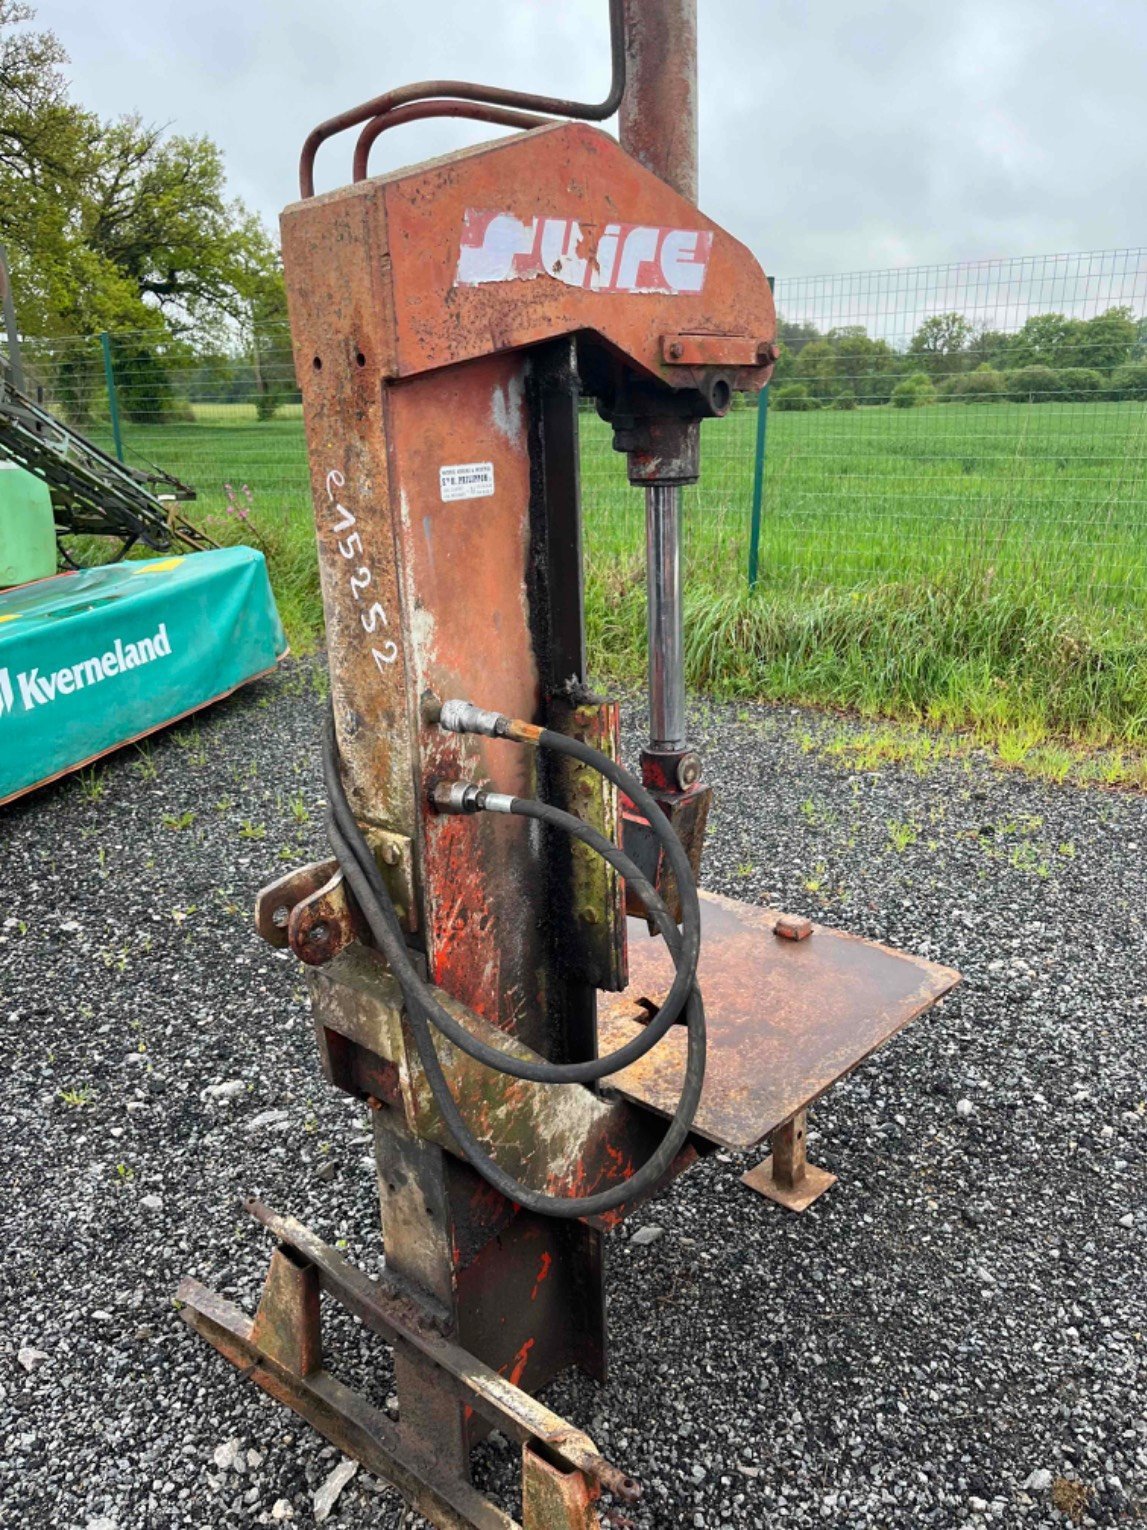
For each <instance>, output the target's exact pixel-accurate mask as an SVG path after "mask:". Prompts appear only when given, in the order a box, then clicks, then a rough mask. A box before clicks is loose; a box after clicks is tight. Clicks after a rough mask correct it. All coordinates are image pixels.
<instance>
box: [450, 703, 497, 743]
mask: <svg viewBox="0 0 1147 1530" xmlns="http://www.w3.org/2000/svg"><path fill="white" fill-rule="evenodd" d="M438 726H439V727H440V728H445V729H446V731H447V732H448V733H482V734H484V735H485V736H486V737H487V738H505V737H506V735H507V733H508V732H509V731H510V719H509V718H508V717H503V715H502V714H501V712H487V711H485V710H484V709H483V708H482V707H476V706H475V705H474V703H473V702H472V701H444V702H443V703H442V712H441V715H440V716H439V718H438Z"/></svg>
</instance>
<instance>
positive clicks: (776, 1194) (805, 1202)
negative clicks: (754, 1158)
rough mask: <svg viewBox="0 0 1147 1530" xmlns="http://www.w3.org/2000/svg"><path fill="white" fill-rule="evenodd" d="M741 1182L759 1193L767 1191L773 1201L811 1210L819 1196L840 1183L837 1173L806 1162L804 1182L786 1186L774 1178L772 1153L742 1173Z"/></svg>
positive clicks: (791, 1209)
mask: <svg viewBox="0 0 1147 1530" xmlns="http://www.w3.org/2000/svg"><path fill="white" fill-rule="evenodd" d="M741 1183H742V1184H743V1185H748V1187H749V1189H750V1190H756V1191H757V1193H758V1194H759V1195H767V1196H768V1198H769V1200H770V1201H776V1202H777V1204H778V1205H780V1206H784V1207H785V1209H786V1210H787V1211H807V1210H808V1208H809V1207H810V1206H811V1205H812V1203H813V1201H815V1200H816V1199H817V1197H818V1196H821V1195H823V1194H824V1192H825V1191H826V1190H830V1189H831V1188H832V1186H833V1185H835V1184H836V1175H835V1174H830V1173H829V1172H828V1170H827V1169H818V1168H817V1167H816V1165H815V1164H812V1163H810V1164H806V1165H805V1171H804V1177H803V1178H802V1179H801V1181H800V1183H799V1184H798V1185H794V1186H793V1188H792V1189H791V1190H786V1189H785V1188H784V1186H783V1185H778V1184H777V1182H776V1180H775V1179H774V1178H773V1155H772V1154H771V1153H770V1154H769V1156H768V1157H767V1158H766V1159H764V1160H763V1161H762V1162H761V1163H759V1164H758V1165H757V1167H756V1168H755V1169H750V1170H749V1172H748V1173H747V1174H742V1175H741Z"/></svg>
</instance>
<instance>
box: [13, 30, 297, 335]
mask: <svg viewBox="0 0 1147 1530" xmlns="http://www.w3.org/2000/svg"><path fill="white" fill-rule="evenodd" d="M33 14H34V13H33V11H32V8H31V7H30V6H29V5H27V4H26V3H24V0H0V240H3V241H4V242H5V243H6V244H7V246H8V250H9V255H10V258H11V262H12V285H13V290H14V293H15V297H16V302H17V307H18V311H19V313H20V318H21V326H22V328H23V329H24V330H25V331H26V332H29V333H36V334H41V335H60V334H87V333H91V332H93V331H98V330H103V329H108V330H138V331H141V332H143V333H145V334H146V333H150V334H152V335H156V336H170V335H177V334H180V333H184V332H187V331H189V330H193V329H195V328H196V327H199V326H205V325H210V324H212V323H218V322H221V321H223V322H226V321H232V322H234V321H235V320H236V319H237V318H238V316H239V315H240V313H241V312H242V311H244V308H245V306H246V305H249V304H250V303H251V302H252V301H253V300H254V297H255V294H256V292H260V293H261V292H263V291H264V290H265V288H266V286H267V284H268V283H269V282H270V283H273V282H274V281H277V280H278V279H279V278H278V270H277V261H276V256H275V251H274V246H273V244H272V242H271V240H270V238H269V237H268V235H267V233H266V231H265V230H264V229H263V228H262V226H261V224H260V223H259V222H258V220H257V219H256V218H254V217H253V216H252V215H251V214H250V213H249V212H248V211H247V210H246V209H245V208H244V207H243V206H242V204H241V203H239V202H236V201H231V200H228V198H227V194H226V185H225V178H224V169H223V159H222V155H221V153H220V151H219V149H218V148H217V147H216V145H215V144H213V143H212V142H211V141H210V140H209V139H207V138H203V137H181V136H178V135H174V136H171V137H165V135H164V132H163V130H162V129H160V128H156V127H150V126H148V125H146V124H144V123H143V122H142V121H140V119H139V118H138V117H134V116H125V117H121V118H119V119H117V120H115V121H111V122H104V121H101V120H100V119H99V118H98V117H97V116H96V115H95V114H94V113H92V112H89V111H86V110H85V109H84V108H83V107H81V106H79V105H77V104H76V103H75V102H73V101H72V100H71V99H70V98H69V95H68V88H67V82H66V81H65V79H64V75H63V66H64V65H65V64H66V62H67V55H66V53H65V52H64V50H63V48H62V47H61V45H60V43H59V41H58V39H57V38H56V37H55V36H54V35H53V34H52V33H51V32H39V31H35V30H32V29H31V28H30V26H29V25H28V24H29V23H30V22H31V21H32V20H33Z"/></svg>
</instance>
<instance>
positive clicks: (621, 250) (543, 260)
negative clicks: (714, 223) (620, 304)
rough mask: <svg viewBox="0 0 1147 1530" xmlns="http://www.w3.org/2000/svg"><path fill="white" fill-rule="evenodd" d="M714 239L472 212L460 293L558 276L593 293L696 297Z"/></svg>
mask: <svg viewBox="0 0 1147 1530" xmlns="http://www.w3.org/2000/svg"><path fill="white" fill-rule="evenodd" d="M712 249H713V235H712V233H711V232H709V231H708V230H705V229H696V228H652V227H650V226H648V225H647V224H642V223H607V224H605V226H604V227H602V226H601V225H595V226H591V227H590V228H588V229H585V230H583V229H582V227H581V224H580V223H578V221H577V219H576V218H532V219H531V220H530V221H529V222H528V223H523V222H522V221H521V220H520V219H519V218H515V217H514V216H513V215H512V214H510V213H500V212H482V211H480V210H479V209H477V208H470V209H469V210H468V211H467V213H466V216H465V218H464V219H463V222H462V243H461V247H460V248H459V251H458V274H457V276H456V277H455V285H456V286H458V287H477V286H481V285H482V284H483V283H484V282H515V281H531V280H532V279H533V278H534V277H537V276H543V275H544V276H552V277H555V278H556V279H557V280H558V281H559V282H564V283H565V284H566V286H567V287H581V288H583V289H584V290H586V291H587V292H663V293H665V292H668V293H696V292H700V291H701V289H702V288H703V287H704V285H705V273H706V271H707V269H708V266H709V256H710V254H711V252H712Z"/></svg>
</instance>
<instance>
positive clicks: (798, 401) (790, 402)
mask: <svg viewBox="0 0 1147 1530" xmlns="http://www.w3.org/2000/svg"><path fill="white" fill-rule="evenodd" d="M771 402H772V406H773V408H774V409H780V410H782V411H783V410H809V409H819V408H820V405H819V404H818V403H817V401H816V399H815V398H810V397H809V391H808V389H807V388H806V387H805V385H804V383H787V384H786V385H785V387H783V388H778V389H777V391H776V394H775V396H774V397H773V398H772V400H771Z"/></svg>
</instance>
